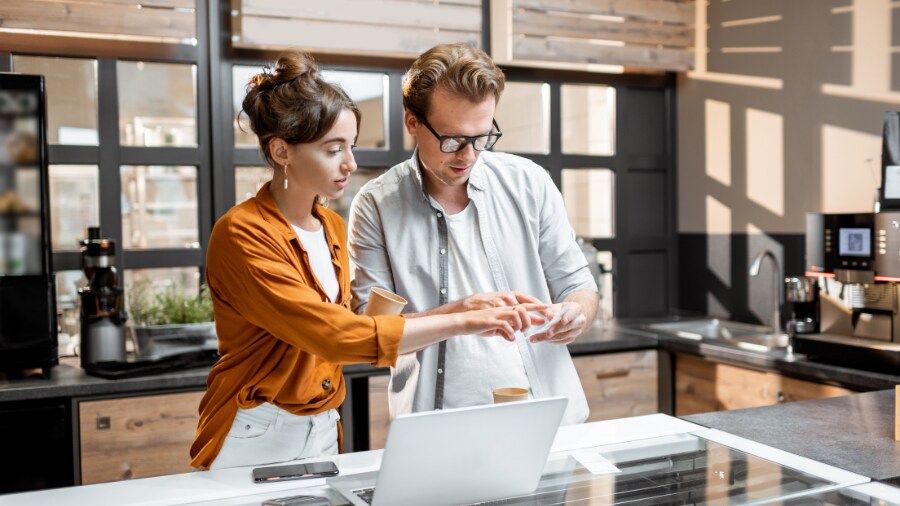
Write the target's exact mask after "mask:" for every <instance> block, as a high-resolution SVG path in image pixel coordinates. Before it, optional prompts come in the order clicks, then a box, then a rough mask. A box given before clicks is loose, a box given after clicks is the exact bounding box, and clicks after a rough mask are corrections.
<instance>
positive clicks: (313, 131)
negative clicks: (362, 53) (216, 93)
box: [238, 50, 361, 167]
mask: <svg viewBox="0 0 900 506" xmlns="http://www.w3.org/2000/svg"><path fill="white" fill-rule="evenodd" d="M241 109H242V110H241V112H243V113H244V114H246V115H247V117H248V118H249V119H250V129H251V130H253V133H255V134H256V136H257V137H258V138H259V147H260V149H261V150H262V153H263V156H264V157H265V158H266V161H268V162H269V164H270V165H272V166H273V167H274V166H275V163H274V161H273V160H272V156H271V153H269V141H270V140H271V139H273V138H275V137H278V138H281V139H284V141H285V142H287V143H288V144H302V143H308V142H315V141H317V140H319V139H321V138H322V137H323V136H324V135H325V134H326V133H328V131H329V130H330V129H331V127H332V126H333V125H334V122H335V121H337V118H338V116H339V115H340V114H341V111H343V110H344V109H347V110H349V111H351V112H353V114H354V115H355V116H356V127H357V133H359V122H360V119H361V116H360V113H359V108H357V107H356V104H354V103H353V101H352V100H350V97H349V96H348V95H347V93H346V92H345V91H344V90H343V89H342V88H341V87H340V86H338V85H336V84H331V83H327V82H325V81H324V80H323V79H322V78H321V77H320V76H319V69H318V66H317V65H316V61H315V60H314V59H313V57H312V56H310V55H308V54H306V53H303V52H301V51H297V50H290V51H286V52H284V53H282V54H281V56H279V57H278V61H276V62H275V68H274V69H269V67H266V68H265V69H263V72H262V73H260V74H256V75H255V76H253V77H251V78H250V82H249V83H247V96H245V97H244V102H243V103H242V104H241ZM238 115H240V113H238Z"/></svg>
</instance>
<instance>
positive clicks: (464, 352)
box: [349, 44, 599, 424]
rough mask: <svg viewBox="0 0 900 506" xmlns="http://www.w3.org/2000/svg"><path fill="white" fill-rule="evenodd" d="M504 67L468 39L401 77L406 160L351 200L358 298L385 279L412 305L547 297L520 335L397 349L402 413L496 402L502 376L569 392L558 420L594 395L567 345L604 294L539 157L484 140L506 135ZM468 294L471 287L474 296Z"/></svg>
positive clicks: (534, 391)
mask: <svg viewBox="0 0 900 506" xmlns="http://www.w3.org/2000/svg"><path fill="white" fill-rule="evenodd" d="M503 87H504V76H503V72H502V71H501V70H500V69H499V68H497V67H496V66H495V65H494V63H493V61H492V60H491V59H490V57H488V56H487V55H486V54H485V53H484V52H483V51H481V50H479V49H477V48H475V47H472V46H471V45H468V44H450V45H439V46H436V47H434V48H432V49H430V50H429V51H427V52H425V53H423V54H422V55H421V56H420V57H419V58H418V59H417V60H416V61H415V62H414V63H413V66H412V68H411V69H410V70H409V72H408V73H407V75H406V77H405V79H404V83H403V105H404V109H405V112H404V126H405V127H406V129H407V131H408V132H409V133H410V134H411V135H413V136H414V137H415V138H416V140H417V143H418V147H417V149H416V151H415V153H414V154H413V156H412V158H411V159H410V160H407V161H406V162H403V163H401V164H399V165H397V166H395V167H394V168H392V169H391V170H390V171H388V172H387V173H385V174H384V175H382V176H381V177H379V178H377V179H375V180H374V181H371V182H369V183H368V184H366V185H365V186H364V187H363V188H362V190H360V192H359V194H358V195H357V196H356V198H355V199H354V201H353V205H352V207H351V215H350V243H349V249H350V256H351V261H352V263H353V265H354V269H353V273H354V278H355V279H354V281H353V284H352V289H353V309H354V310H355V311H357V312H362V311H364V310H365V306H366V303H367V301H368V296H369V289H370V288H371V287H373V286H379V287H383V288H387V289H390V290H393V291H394V292H396V293H398V294H399V295H401V296H403V297H405V298H406V299H407V300H408V301H409V303H410V304H409V306H408V309H409V310H411V311H413V312H415V313H414V314H409V315H407V317H409V318H415V317H417V316H420V315H422V314H434V313H445V312H451V311H456V310H459V309H467V308H480V307H491V306H500V305H515V304H519V303H523V302H534V301H535V298H536V299H539V301H542V302H545V303H555V304H554V305H552V306H550V308H549V310H548V313H550V314H551V315H552V314H555V313H558V312H559V311H562V310H564V311H565V313H564V314H563V315H562V317H561V318H560V320H559V322H558V323H557V324H555V325H554V326H553V327H551V328H550V329H549V330H548V331H546V332H544V333H542V334H540V335H535V336H532V338H531V339H530V340H529V339H525V338H524V336H520V337H519V338H518V339H516V341H515V342H514V343H510V342H505V341H503V340H502V339H483V338H481V339H478V338H475V337H473V336H457V337H454V338H452V339H450V340H448V341H447V342H445V343H441V344H440V345H434V346H431V347H429V348H426V349H424V350H422V351H419V352H417V353H415V354H409V355H405V356H401V357H400V358H399V359H398V360H397V365H396V367H395V368H393V369H392V371H391V385H390V388H389V398H390V406H391V413H392V415H393V416H396V415H398V414H401V413H408V412H411V411H425V410H432V409H442V408H453V407H462V406H471V405H478V404H487V403H490V402H492V400H491V390H492V389H493V388H497V387H526V388H528V389H529V390H530V392H531V395H532V396H533V397H535V398H541V397H550V396H556V395H562V396H566V397H568V398H569V405H568V408H567V411H566V414H565V416H564V419H563V423H565V424H573V423H580V422H583V421H584V420H585V419H586V418H587V416H588V406H587V402H586V400H585V396H584V390H583V389H582V387H581V382H580V381H579V378H578V375H577V373H576V371H575V367H574V364H573V363H572V359H571V357H570V356H569V353H568V349H567V348H566V346H565V345H566V344H568V343H570V342H572V341H573V340H574V339H575V338H576V337H577V336H578V335H579V334H581V333H582V332H583V331H584V329H586V328H587V327H589V326H590V324H591V322H592V321H593V319H594V316H595V315H596V313H597V308H598V304H599V296H598V294H597V285H596V283H595V281H594V279H593V277H592V276H591V273H590V271H589V269H588V266H587V261H586V259H585V257H584V255H583V254H582V253H581V250H580V249H579V247H578V245H577V244H576V242H575V234H574V232H573V231H572V228H571V226H570V225H569V222H568V220H567V218H566V211H565V207H564V205H563V201H562V196H561V195H560V193H559V190H558V189H557V188H556V186H554V184H553V182H552V180H551V179H550V176H549V175H548V174H547V173H546V171H545V170H544V169H542V168H541V167H539V166H538V165H536V164H534V163H532V162H531V161H529V160H526V159H524V158H520V157H516V156H512V155H508V154H501V153H494V152H490V151H487V150H489V149H490V148H491V147H492V146H493V144H494V143H495V142H496V141H497V140H498V139H499V138H500V136H501V132H500V127H499V125H497V123H496V121H495V120H494V111H495V109H496V107H497V102H498V101H499V100H500V95H501V94H502V92H503ZM472 294H475V295H472Z"/></svg>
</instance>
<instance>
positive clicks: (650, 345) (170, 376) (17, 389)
mask: <svg viewBox="0 0 900 506" xmlns="http://www.w3.org/2000/svg"><path fill="white" fill-rule="evenodd" d="M656 346H657V340H656V337H655V336H654V335H653V334H649V333H647V332H643V331H640V330H631V329H626V328H622V327H617V326H609V327H607V328H604V327H603V326H602V325H601V323H600V322H597V323H595V325H594V326H593V327H592V328H591V330H590V331H589V332H585V333H584V334H582V335H581V336H579V338H578V339H576V340H575V341H574V342H573V343H571V344H570V345H569V350H570V351H571V353H572V355H573V356H579V355H592V354H598V353H614V352H624V351H634V350H642V349H655V348H656ZM388 372H389V369H388V368H385V367H374V366H372V365H369V364H353V365H347V366H344V376H346V377H347V378H348V379H354V378H359V377H365V376H371V375H381V374H388ZM208 373H209V368H208V367H199V368H193V369H187V370H184V371H178V372H170V373H164V374H157V375H152V376H142V377H138V378H126V379H117V380H108V379H103V378H97V377H93V376H88V375H87V374H85V372H84V370H83V369H82V368H81V367H80V366H79V361H78V358H77V357H68V358H62V359H60V365H58V366H56V367H54V368H53V369H52V370H51V374H50V378H48V379H41V378H39V377H38V378H25V379H15V380H8V379H4V380H0V402H10V401H25V400H34V399H50V398H60V397H93V396H102V395H128V394H143V393H149V392H154V391H176V390H202V389H204V388H206V376H207V374H208Z"/></svg>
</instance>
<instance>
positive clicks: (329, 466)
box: [253, 461, 338, 483]
mask: <svg viewBox="0 0 900 506" xmlns="http://www.w3.org/2000/svg"><path fill="white" fill-rule="evenodd" d="M337 474H338V468H337V466H336V465H334V462H331V461H326V462H307V463H305V464H288V465H286V466H272V467H257V468H256V469H254V470H253V481H254V482H256V483H268V482H271V481H285V480H303V479H309V478H324V477H326V476H336V475H337Z"/></svg>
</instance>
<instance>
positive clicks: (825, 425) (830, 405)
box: [682, 389, 900, 483]
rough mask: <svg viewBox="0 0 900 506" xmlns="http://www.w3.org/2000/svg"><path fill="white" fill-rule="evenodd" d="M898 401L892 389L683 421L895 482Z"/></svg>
mask: <svg viewBox="0 0 900 506" xmlns="http://www.w3.org/2000/svg"><path fill="white" fill-rule="evenodd" d="M894 399H895V394H894V390H893V389H891V390H882V391H878V392H866V393H862V394H854V395H847V396H844V397H832V398H830V399H819V400H814V401H799V402H790V403H787V404H778V405H775V406H766V407H762V408H750V409H736V410H732V411H720V412H716V413H704V414H700V415H691V416H685V417H682V418H684V419H685V420H687V421H689V422H694V423H697V424H700V425H704V426H706V427H710V428H713V429H719V430H721V431H724V432H728V433H731V434H734V435H736V436H740V437H743V438H746V439H750V440H752V441H756V442H759V443H762V444H765V445H768V446H772V447H774V448H778V449H780V450H784V451H786V452H789V453H794V454H797V455H800V456H802V457H806V458H809V459H812V460H816V461H819V462H823V463H825V464H829V465H832V466H835V467H839V468H841V469H844V470H847V471H850V472H854V473H857V474H861V475H863V476H868V477H870V478H872V479H875V480H891V479H892V478H893V479H894V480H896V478H897V477H900V441H895V440H894V402H895V401H894ZM894 482H895V483H896V481H894Z"/></svg>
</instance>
